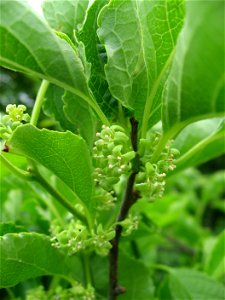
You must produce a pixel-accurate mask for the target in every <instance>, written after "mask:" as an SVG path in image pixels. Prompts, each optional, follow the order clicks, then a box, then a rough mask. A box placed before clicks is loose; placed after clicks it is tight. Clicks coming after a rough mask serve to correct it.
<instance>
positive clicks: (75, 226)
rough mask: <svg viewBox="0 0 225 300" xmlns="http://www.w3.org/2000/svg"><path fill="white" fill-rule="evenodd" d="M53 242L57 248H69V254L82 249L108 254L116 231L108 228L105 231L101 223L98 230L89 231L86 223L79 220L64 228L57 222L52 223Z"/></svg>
mask: <svg viewBox="0 0 225 300" xmlns="http://www.w3.org/2000/svg"><path fill="white" fill-rule="evenodd" d="M50 231H51V235H52V238H51V242H52V245H53V246H54V247H56V248H61V249H66V250H68V254H69V255H73V254H75V253H77V252H78V251H80V250H88V249H95V251H96V252H97V253H98V254H100V255H107V253H108V251H109V249H110V248H111V243H110V242H109V241H110V240H111V239H112V238H113V237H114V235H115V231H114V230H112V229H108V230H107V231H105V230H104V229H103V227H102V225H101V224H99V225H98V227H97V230H96V232H95V231H94V230H92V232H91V233H89V232H88V231H87V229H86V227H85V226H84V225H82V224H81V223H80V222H79V221H76V222H75V221H74V220H72V221H70V223H69V224H67V225H66V226H65V227H64V228H62V226H61V225H59V224H57V221H55V222H53V223H52V224H51V228H50Z"/></svg>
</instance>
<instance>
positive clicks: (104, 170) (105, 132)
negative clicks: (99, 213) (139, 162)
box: [93, 125, 135, 208]
mask: <svg viewBox="0 0 225 300" xmlns="http://www.w3.org/2000/svg"><path fill="white" fill-rule="evenodd" d="M96 138H97V140H96V141H95V143H94V148H93V159H94V167H95V169H94V181H95V183H96V187H97V189H96V190H97V193H98V194H100V196H101V197H102V196H104V194H105V196H106V197H105V199H106V198H108V201H106V202H108V204H109V205H108V204H106V205H105V206H104V205H103V207H105V208H107V206H108V207H112V204H113V203H114V202H115V200H116V199H115V197H114V193H111V192H112V190H113V185H115V184H116V183H118V182H119V180H120V178H121V176H122V175H124V174H127V175H128V174H129V172H130V170H131V161H132V159H133V158H134V157H135V152H134V151H133V150H132V146H131V142H130V138H129V136H128V135H127V134H126V133H125V130H124V128H122V127H121V126H119V125H112V126H110V127H108V126H105V125H103V126H102V130H101V132H97V134H96ZM98 187H100V189H101V192H99V191H98ZM103 191H104V192H103ZM109 193H111V195H110V194H109ZM96 198H97V197H96Z"/></svg>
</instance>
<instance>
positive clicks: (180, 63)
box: [163, 0, 225, 132]
mask: <svg viewBox="0 0 225 300" xmlns="http://www.w3.org/2000/svg"><path fill="white" fill-rule="evenodd" d="M223 24H224V3H223V1H217V0H216V1H206V2H203V1H186V21H185V24H184V27H183V30H182V32H181V33H180V36H179V39H178V42H177V47H176V53H175V56H174V60H173V65H172V69H171V72H170V75H169V78H168V81H167V84H166V89H165V93H164V97H163V99H164V106H163V127H164V131H166V132H167V131H175V132H178V131H179V130H180V129H182V128H183V127H184V126H186V125H187V124H188V123H191V122H193V121H197V120H199V119H206V118H210V117H214V116H216V115H222V114H223V112H224V111H225V106H224V86H225V81H224V80H225V79H224V78H225V77H224V66H223V63H221V62H222V61H223V60H224V45H225V43H224V29H223V27H224V25H223Z"/></svg>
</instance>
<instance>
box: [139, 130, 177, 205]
mask: <svg viewBox="0 0 225 300" xmlns="http://www.w3.org/2000/svg"><path fill="white" fill-rule="evenodd" d="M159 139H160V134H159V133H157V132H156V133H151V134H150V136H149V137H148V139H141V140H140V143H139V154H140V158H141V163H142V166H141V170H140V172H139V173H138V175H137V178H136V185H135V187H136V189H137V190H138V191H140V192H141V196H142V198H146V199H148V200H149V201H154V200H156V199H158V198H161V197H162V196H163V194H164V190H165V177H166V174H167V173H168V172H169V171H172V170H174V169H175V167H176V166H175V164H174V159H175V158H176V157H177V156H178V155H179V151H178V150H177V149H174V148H171V143H172V141H170V142H169V143H168V144H167V145H166V147H165V148H164V150H163V151H162V153H161V155H160V158H159V160H158V161H157V162H156V163H152V162H151V160H152V156H153V153H154V151H155V149H156V147H157V145H158V142H159Z"/></svg>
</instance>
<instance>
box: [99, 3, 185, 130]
mask: <svg viewBox="0 0 225 300" xmlns="http://www.w3.org/2000/svg"><path fill="white" fill-rule="evenodd" d="M182 20H183V1H167V0H163V1H162V0H154V1H149V0H148V1H139V0H129V1H118V0H112V1H110V3H109V4H108V5H107V6H105V7H104V8H103V10H102V11H101V13H100V16H99V19H98V22H99V30H98V35H99V38H100V41H101V42H102V44H104V46H105V48H106V52H107V58H108V60H107V64H106V66H105V73H106V78H107V81H108V83H109V89H110V91H111V93H112V95H113V96H114V97H115V98H116V99H117V100H119V101H121V103H122V104H123V105H124V106H126V107H128V108H132V109H134V114H135V116H136V118H137V119H138V120H142V118H144V120H143V121H144V127H145V128H144V132H145V133H146V131H147V123H148V120H149V118H150V116H152V114H153V112H157V111H158V109H159V108H160V105H161V104H160V96H159V95H157V92H159V91H161V83H162V82H163V81H164V79H165V78H164V77H165V76H166V71H167V68H168V65H169V63H170V61H171V56H172V52H173V49H174V47H175V44H176V39H177V35H178V33H179V31H180V29H181V26H182ZM143 114H144V117H143ZM159 116H160V115H158V117H159ZM156 121H157V119H156V120H155V122H156Z"/></svg>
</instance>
